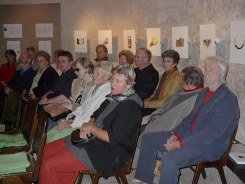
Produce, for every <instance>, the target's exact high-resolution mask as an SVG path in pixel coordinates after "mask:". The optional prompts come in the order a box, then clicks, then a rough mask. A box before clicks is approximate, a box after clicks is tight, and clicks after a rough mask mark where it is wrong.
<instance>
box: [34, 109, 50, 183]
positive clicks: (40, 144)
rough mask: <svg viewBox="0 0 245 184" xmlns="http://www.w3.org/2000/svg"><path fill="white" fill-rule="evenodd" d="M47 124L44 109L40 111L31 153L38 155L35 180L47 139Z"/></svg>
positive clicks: (35, 179)
mask: <svg viewBox="0 0 245 184" xmlns="http://www.w3.org/2000/svg"><path fill="white" fill-rule="evenodd" d="M46 124H47V118H46V114H45V113H44V111H39V113H38V123H37V128H36V132H35V135H34V139H33V143H32V148H31V150H30V153H31V154H32V155H36V162H35V167H34V173H33V176H32V181H33V182H34V181H37V178H38V173H39V168H40V165H41V161H42V154H43V148H44V145H45V141H46V134H45V129H46Z"/></svg>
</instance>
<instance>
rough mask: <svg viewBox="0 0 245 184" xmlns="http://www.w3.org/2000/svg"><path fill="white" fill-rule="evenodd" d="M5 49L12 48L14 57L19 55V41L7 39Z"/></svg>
mask: <svg viewBox="0 0 245 184" xmlns="http://www.w3.org/2000/svg"><path fill="white" fill-rule="evenodd" d="M7 49H12V50H14V51H15V53H16V58H19V56H20V41H7Z"/></svg>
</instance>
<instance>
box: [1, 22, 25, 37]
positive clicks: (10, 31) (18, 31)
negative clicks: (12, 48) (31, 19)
mask: <svg viewBox="0 0 245 184" xmlns="http://www.w3.org/2000/svg"><path fill="white" fill-rule="evenodd" d="M3 34H4V38H22V24H4V25H3Z"/></svg>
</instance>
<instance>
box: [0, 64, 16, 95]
mask: <svg viewBox="0 0 245 184" xmlns="http://www.w3.org/2000/svg"><path fill="white" fill-rule="evenodd" d="M16 67H17V64H15V63H14V64H13V65H11V66H10V65H9V64H8V63H6V64H2V65H1V67H0V81H4V82H6V84H8V83H9V82H10V81H11V79H12V77H13V75H14V72H15V71H16ZM3 87H4V86H3V85H2V84H0V91H1V90H3Z"/></svg>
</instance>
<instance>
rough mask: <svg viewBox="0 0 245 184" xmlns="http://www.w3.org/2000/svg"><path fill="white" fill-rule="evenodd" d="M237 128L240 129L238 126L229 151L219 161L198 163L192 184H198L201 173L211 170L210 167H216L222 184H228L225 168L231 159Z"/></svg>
mask: <svg viewBox="0 0 245 184" xmlns="http://www.w3.org/2000/svg"><path fill="white" fill-rule="evenodd" d="M237 128H238V126H237V127H236V128H235V130H234V132H233V134H232V136H231V139H230V143H229V145H228V148H227V151H226V152H225V153H224V154H223V155H222V156H221V157H220V159H219V160H215V161H213V162H209V161H206V162H202V163H198V164H197V165H196V171H195V174H194V177H193V180H192V184H197V183H198V180H199V176H200V173H201V172H202V171H203V170H204V168H210V167H214V168H216V169H217V170H218V172H219V175H220V178H221V181H222V184H226V179H225V174H224V169H223V167H224V166H225V165H226V163H227V160H228V159H229V153H230V151H231V147H232V143H233V141H234V140H235V137H236V132H237Z"/></svg>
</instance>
